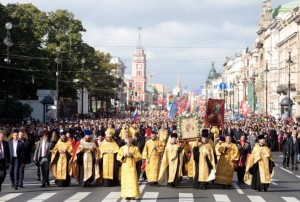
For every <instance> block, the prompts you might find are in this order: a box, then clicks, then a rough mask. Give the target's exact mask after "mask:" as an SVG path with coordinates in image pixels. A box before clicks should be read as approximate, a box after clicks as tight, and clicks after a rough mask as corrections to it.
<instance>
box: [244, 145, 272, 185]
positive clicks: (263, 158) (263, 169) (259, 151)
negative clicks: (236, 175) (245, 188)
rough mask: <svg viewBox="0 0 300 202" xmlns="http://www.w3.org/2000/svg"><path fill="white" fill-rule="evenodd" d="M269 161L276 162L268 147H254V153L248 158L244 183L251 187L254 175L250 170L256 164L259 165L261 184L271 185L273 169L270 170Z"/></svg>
mask: <svg viewBox="0 0 300 202" xmlns="http://www.w3.org/2000/svg"><path fill="white" fill-rule="evenodd" d="M269 160H271V161H273V162H274V159H273V157H272V154H271V151H270V149H269V148H268V147H267V146H259V144H258V143H257V144H256V145H255V146H254V147H253V150H252V153H251V155H250V156H249V158H248V163H247V165H246V172H245V176H244V182H245V183H246V184H248V185H251V181H252V175H251V174H250V173H249V169H250V168H252V167H253V165H254V164H256V163H258V168H259V174H260V183H261V184H270V183H271V178H272V174H271V173H270V170H272V169H273V168H270V164H269Z"/></svg>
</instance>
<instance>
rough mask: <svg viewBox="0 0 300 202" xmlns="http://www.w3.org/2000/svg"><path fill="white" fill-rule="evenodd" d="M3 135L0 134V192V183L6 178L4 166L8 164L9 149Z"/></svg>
mask: <svg viewBox="0 0 300 202" xmlns="http://www.w3.org/2000/svg"><path fill="white" fill-rule="evenodd" d="M4 136H5V135H4V133H3V132H2V131H1V132H0V192H1V186H2V183H3V182H4V180H5V177H6V165H8V164H9V159H10V156H9V148H8V143H7V142H6V141H5V140H4Z"/></svg>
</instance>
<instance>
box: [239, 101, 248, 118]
mask: <svg viewBox="0 0 300 202" xmlns="http://www.w3.org/2000/svg"><path fill="white" fill-rule="evenodd" d="M240 109H241V112H242V114H243V116H247V115H248V114H249V112H250V107H249V105H248V102H247V100H246V98H244V99H243V100H242V102H241V106H240Z"/></svg>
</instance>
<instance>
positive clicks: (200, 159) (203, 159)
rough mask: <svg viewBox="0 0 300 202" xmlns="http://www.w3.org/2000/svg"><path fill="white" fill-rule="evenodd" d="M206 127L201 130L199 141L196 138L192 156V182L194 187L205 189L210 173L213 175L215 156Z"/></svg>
mask: <svg viewBox="0 0 300 202" xmlns="http://www.w3.org/2000/svg"><path fill="white" fill-rule="evenodd" d="M208 133H209V131H208V130H207V129H203V130H202V134H201V142H199V140H197V142H195V144H194V147H193V157H194V162H195V173H194V184H193V187H194V188H195V189H203V190H205V189H207V184H208V181H210V180H213V178H212V179H209V177H210V175H212V176H214V173H212V172H214V170H215V156H214V150H213V148H212V146H211V144H210V143H209V142H208V135H209V134H208Z"/></svg>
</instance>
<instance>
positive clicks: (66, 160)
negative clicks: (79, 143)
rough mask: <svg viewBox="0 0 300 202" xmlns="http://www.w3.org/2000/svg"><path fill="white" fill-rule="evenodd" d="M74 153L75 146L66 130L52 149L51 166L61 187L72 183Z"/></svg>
mask: <svg viewBox="0 0 300 202" xmlns="http://www.w3.org/2000/svg"><path fill="white" fill-rule="evenodd" d="M72 154H73V146H72V143H71V141H69V140H67V136H66V133H65V132H61V133H60V140H58V142H57V143H56V145H55V146H54V148H53V149H52V155H51V162H50V168H51V172H52V174H53V177H54V178H55V183H56V184H57V185H58V186H59V187H66V186H68V185H69V184H70V181H71V176H72Z"/></svg>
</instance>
